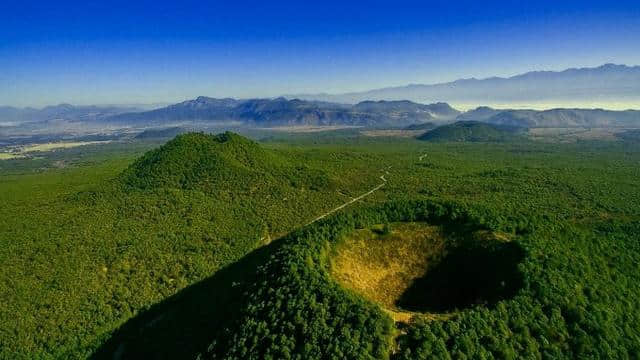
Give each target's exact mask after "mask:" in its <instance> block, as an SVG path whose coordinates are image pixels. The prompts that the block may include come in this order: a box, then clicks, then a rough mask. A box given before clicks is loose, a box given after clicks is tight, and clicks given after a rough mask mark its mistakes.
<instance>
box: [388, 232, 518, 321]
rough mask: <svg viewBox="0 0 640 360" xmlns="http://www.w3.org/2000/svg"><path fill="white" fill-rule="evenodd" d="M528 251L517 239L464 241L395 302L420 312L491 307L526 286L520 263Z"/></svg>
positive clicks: (450, 250)
mask: <svg viewBox="0 0 640 360" xmlns="http://www.w3.org/2000/svg"><path fill="white" fill-rule="evenodd" d="M524 257H525V250H524V249H523V248H522V247H521V246H520V245H519V244H518V243H516V242H509V241H500V240H476V241H473V240H465V241H462V242H461V243H459V244H457V245H455V246H454V247H452V248H450V249H449V250H448V251H447V253H446V255H445V256H444V257H443V258H442V259H441V260H440V261H439V262H438V263H437V264H435V265H434V266H433V267H432V268H430V269H429V270H428V271H427V273H426V275H425V276H424V277H422V278H419V279H416V280H415V281H414V283H413V284H412V285H411V286H410V287H409V288H408V289H407V290H406V291H405V292H404V293H403V294H402V296H401V297H400V299H399V300H398V301H397V303H396V305H397V306H398V307H400V308H402V309H406V310H410V311H419V312H450V311H454V310H457V309H463V308H468V307H471V306H475V305H487V306H492V305H494V304H495V303H497V302H498V301H500V300H504V299H509V298H512V297H513V296H515V295H516V293H517V292H518V291H519V290H520V289H521V288H522V286H523V274H522V272H521V271H520V270H519V269H518V264H519V263H520V262H521V261H522V260H523V259H524Z"/></svg>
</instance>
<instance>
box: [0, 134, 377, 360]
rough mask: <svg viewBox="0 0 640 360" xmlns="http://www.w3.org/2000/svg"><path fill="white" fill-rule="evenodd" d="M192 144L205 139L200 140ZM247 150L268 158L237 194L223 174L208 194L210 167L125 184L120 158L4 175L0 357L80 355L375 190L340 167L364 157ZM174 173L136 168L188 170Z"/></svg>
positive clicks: (354, 170)
mask: <svg viewBox="0 0 640 360" xmlns="http://www.w3.org/2000/svg"><path fill="white" fill-rule="evenodd" d="M191 136H192V137H194V138H195V139H200V140H202V141H204V142H206V141H207V136H208V135H200V134H195V135H191ZM231 136H233V135H231ZM180 139H182V140H184V139H185V138H179V139H178V140H180ZM186 139H189V137H187V138H186ZM182 140H180V141H182ZM239 140H240V141H244V142H245V143H248V140H245V139H239ZM214 145H215V144H214ZM249 146H255V145H253V144H252V143H249ZM169 147H170V148H171V144H169ZM132 149H133V150H135V151H137V149H138V146H137V145H136V144H132ZM165 149H166V148H165ZM77 151H78V150H75V149H74V150H73V153H74V154H75V153H76V152H77ZM118 151H119V150H118ZM179 151H180V152H183V150H180V149H179ZM257 151H262V152H263V153H264V154H265V155H264V157H265V158H268V159H275V160H274V161H273V162H272V163H264V164H260V165H256V166H255V168H256V169H253V168H252V169H247V170H246V173H249V174H253V173H254V172H260V174H261V175H264V176H252V177H251V179H253V180H255V182H254V183H253V184H250V183H248V180H247V179H246V178H244V179H240V178H238V179H237V182H238V188H236V187H234V186H233V182H235V181H236V179H235V178H230V177H227V179H228V180H229V182H230V184H226V185H225V186H219V187H215V188H210V187H207V184H209V183H219V181H218V177H219V176H232V174H228V173H219V172H217V171H213V170H212V172H210V173H203V172H199V174H200V175H201V177H200V178H199V179H195V178H193V179H194V182H193V183H192V184H193V186H185V187H182V186H181V185H182V184H184V183H181V182H171V181H167V180H164V179H162V178H160V177H155V178H154V181H157V182H158V183H160V184H166V185H162V186H158V187H154V188H144V187H142V188H140V187H135V186H132V185H129V184H128V183H127V181H126V180H127V175H128V174H130V173H131V172H132V171H135V170H138V169H139V166H140V161H134V162H133V163H131V162H130V157H131V156H130V154H127V155H126V157H124V158H121V156H122V155H118V154H120V153H119V152H117V153H116V154H111V157H114V156H115V158H114V159H112V160H108V161H106V162H104V160H102V159H104V157H107V158H109V156H106V155H103V154H101V155H100V157H99V158H97V159H98V160H99V161H100V163H99V164H97V165H91V164H89V165H84V166H79V167H69V168H64V169H57V170H49V171H46V172H42V173H40V172H36V173H31V172H30V171H29V173H27V174H7V175H5V173H3V174H2V176H0V181H1V183H0V184H1V185H0V203H1V204H2V206H0V242H1V246H0V263H2V264H3V266H2V267H1V268H0V279H1V281H0V297H1V298H2V299H6V300H5V301H3V302H2V303H1V304H0V323H1V324H2V326H0V358H12V359H16V358H34V357H36V358H38V357H40V358H86V357H87V356H88V354H90V353H92V352H93V351H94V350H95V348H96V347H98V346H99V345H100V344H102V343H103V342H104V341H106V340H107V339H108V338H109V337H110V336H111V333H112V332H113V331H114V330H115V329H116V328H118V326H120V325H121V324H122V323H123V322H124V321H126V320H127V319H129V318H132V317H134V316H136V315H138V314H141V313H143V312H144V311H145V309H148V308H149V307H150V306H151V305H153V304H155V303H158V302H160V301H162V300H163V299H167V298H168V297H170V296H172V295H174V294H176V293H177V292H179V291H180V290H181V289H184V288H185V287H187V286H189V285H192V284H194V283H197V282H198V281H201V280H203V279H205V278H207V277H209V276H211V275H212V274H214V273H215V272H216V271H217V270H219V269H220V268H222V267H224V266H226V265H229V264H232V263H234V262H235V261H237V260H238V259H240V258H241V257H243V256H244V255H245V254H247V253H248V252H250V251H252V250H253V249H255V248H256V247H257V246H260V245H262V244H264V243H266V242H269V241H270V240H271V239H273V238H276V237H278V236H279V234H283V233H286V232H288V231H290V230H291V229H293V228H295V227H297V226H300V225H302V224H304V223H306V222H308V221H309V220H311V219H313V218H315V217H316V216H318V214H320V213H322V212H323V211H327V210H328V209H330V208H332V207H335V206H337V205H338V204H340V203H342V202H344V201H346V200H348V199H349V198H350V196H351V195H352V194H358V193H361V192H364V191H366V190H367V189H369V188H370V187H372V186H374V185H375V184H377V183H378V181H379V180H378V179H377V176H362V175H361V174H362V172H360V171H358V167H348V168H345V169H341V168H340V167H341V166H342V165H341V164H344V162H345V161H347V160H349V159H353V158H365V157H363V156H362V155H360V154H359V153H354V154H350V153H349V152H342V153H341V154H340V155H338V156H336V157H335V160H332V161H331V162H330V163H328V164H323V165H322V167H320V168H318V167H311V166H306V165H305V163H306V162H307V158H308V157H309V156H311V155H313V153H310V152H308V151H303V150H295V149H269V150H268V151H267V150H264V149H258V150H257ZM155 153H157V152H155ZM62 155H63V152H60V153H59V154H58V155H57V156H62ZM163 156H167V157H172V156H173V155H172V154H166V153H165V154H164V155H163ZM313 156H314V155H313ZM94 159H96V158H94ZM143 159H144V157H143ZM287 159H289V160H290V161H287ZM340 159H343V160H342V161H341V160H340ZM225 160H226V159H225ZM334 163H335V164H336V166H333V164H334ZM177 165H179V167H177V168H166V167H162V166H159V167H154V166H150V167H148V168H147V169H149V172H150V173H151V174H154V175H156V174H161V173H162V171H166V172H167V174H176V173H179V171H177V170H176V169H180V170H184V171H186V173H187V174H190V173H191V171H190V170H188V168H185V167H182V165H183V164H177ZM26 166H27V165H24V167H26ZM269 166H272V168H271V169H273V172H271V173H269V172H268V171H269V169H268V168H267V167H269ZM24 167H22V165H21V167H18V170H16V171H22V170H19V169H22V168H24ZM159 170H162V171H159ZM329 172H330V174H331V175H330V178H328V175H327V174H328V173H329ZM316 174H317V175H318V177H319V182H318V184H324V183H327V182H329V185H333V186H335V187H337V188H334V187H332V186H328V187H327V188H316V189H311V187H313V185H314V184H315V183H316V182H315V179H314V177H315V176H316ZM141 176H143V175H141ZM144 176H146V175H144ZM356 176H357V177H356ZM171 179H172V180H173V178H171ZM207 180H210V181H208V182H207ZM140 181H141V182H142V184H145V183H147V181H145V180H144V179H140ZM198 181H203V182H202V184H205V185H204V186H202V187H200V183H198ZM247 189H248V190H247ZM337 190H339V191H340V192H338V191H337ZM226 291H227V290H226V288H225V287H222V288H220V289H215V290H213V292H214V293H220V292H226Z"/></svg>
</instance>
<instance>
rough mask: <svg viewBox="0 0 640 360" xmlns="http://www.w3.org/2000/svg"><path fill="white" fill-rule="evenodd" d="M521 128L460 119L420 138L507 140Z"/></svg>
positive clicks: (451, 140)
mask: <svg viewBox="0 0 640 360" xmlns="http://www.w3.org/2000/svg"><path fill="white" fill-rule="evenodd" d="M518 132H519V129H518V128H513V127H506V126H499V125H493V124H487V123H482V122H479V121H458V122H456V123H453V124H449V125H443V126H440V127H437V128H435V129H433V130H432V131H429V132H427V133H425V134H423V135H421V136H420V137H418V139H420V140H424V141H432V142H507V141H514V140H516V139H518V138H520V137H519V135H518Z"/></svg>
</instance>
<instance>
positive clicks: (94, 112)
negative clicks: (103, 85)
mask: <svg viewBox="0 0 640 360" xmlns="http://www.w3.org/2000/svg"><path fill="white" fill-rule="evenodd" d="M137 110H138V109H136V108H133V107H119V106H95V105H90V106H74V105H69V104H59V105H53V106H47V107H44V108H42V109H35V108H30V107H28V108H16V107H11V106H0V125H2V124H20V123H27V122H48V121H55V120H66V121H86V122H91V121H96V120H102V119H104V118H106V117H109V116H113V115H117V114H121V113H125V112H132V111H137Z"/></svg>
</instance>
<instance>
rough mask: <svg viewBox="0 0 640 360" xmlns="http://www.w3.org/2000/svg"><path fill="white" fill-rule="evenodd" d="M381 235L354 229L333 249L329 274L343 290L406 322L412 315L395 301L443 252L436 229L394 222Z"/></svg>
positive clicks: (441, 237)
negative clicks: (378, 305)
mask: <svg viewBox="0 0 640 360" xmlns="http://www.w3.org/2000/svg"><path fill="white" fill-rule="evenodd" d="M391 228H392V231H391V233H389V234H383V232H382V231H381V227H378V228H373V229H363V230H357V231H355V232H354V233H352V234H351V235H350V236H348V237H346V238H345V239H343V240H342V242H341V243H340V244H339V245H338V246H337V247H336V249H335V253H334V256H333V258H332V261H331V275H332V276H333V278H334V279H336V280H337V281H338V282H339V283H340V284H342V285H343V286H345V287H346V288H349V289H352V290H354V291H356V292H358V293H360V294H361V295H363V296H364V297H366V298H368V299H370V300H373V301H375V302H377V303H378V304H380V305H382V306H383V307H384V308H385V310H386V311H387V312H388V313H389V314H390V315H391V317H392V318H393V319H394V320H395V321H402V322H408V321H409V320H410V319H411V317H413V316H414V315H416V313H412V312H408V311H404V310H401V309H398V308H397V307H396V306H395V303H396V301H397V300H398V299H399V298H400V296H401V295H402V293H403V292H404V291H405V290H406V289H407V288H408V287H409V286H411V284H412V283H413V281H414V280H415V279H417V278H420V277H422V276H424V275H425V273H426V271H427V269H428V267H429V263H430V262H432V261H433V262H436V261H437V259H438V258H439V257H440V256H441V255H442V253H443V251H444V245H445V243H444V235H443V233H442V230H441V229H440V227H437V226H430V225H427V224H421V223H396V224H392V225H391Z"/></svg>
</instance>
